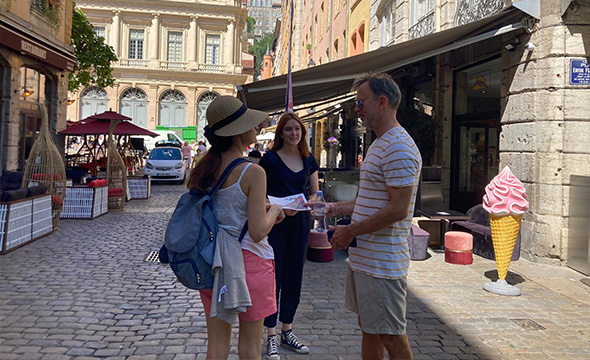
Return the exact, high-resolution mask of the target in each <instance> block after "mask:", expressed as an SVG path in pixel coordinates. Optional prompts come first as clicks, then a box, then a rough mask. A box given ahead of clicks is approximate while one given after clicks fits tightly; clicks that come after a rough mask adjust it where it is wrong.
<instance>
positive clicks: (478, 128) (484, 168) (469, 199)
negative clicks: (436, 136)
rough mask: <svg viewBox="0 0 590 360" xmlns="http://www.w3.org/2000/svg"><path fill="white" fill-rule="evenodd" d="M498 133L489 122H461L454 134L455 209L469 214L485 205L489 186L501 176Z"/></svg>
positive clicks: (453, 178)
mask: <svg viewBox="0 0 590 360" xmlns="http://www.w3.org/2000/svg"><path fill="white" fill-rule="evenodd" d="M490 125H491V126H490ZM497 130H498V129H497V127H493V125H492V124H488V123H461V124H460V125H459V126H458V127H457V129H456V131H455V132H454V133H455V134H456V136H455V141H454V143H455V144H454V146H453V163H454V164H455V166H453V171H452V176H451V179H452V186H451V208H452V209H454V210H459V211H462V212H465V211H467V210H468V209H469V208H470V207H472V206H474V205H476V204H481V202H482V198H483V195H484V194H485V186H486V185H487V184H488V182H489V179H491V178H493V177H494V176H495V175H496V174H497V173H498V171H497V163H498V146H497V143H498V131H497Z"/></svg>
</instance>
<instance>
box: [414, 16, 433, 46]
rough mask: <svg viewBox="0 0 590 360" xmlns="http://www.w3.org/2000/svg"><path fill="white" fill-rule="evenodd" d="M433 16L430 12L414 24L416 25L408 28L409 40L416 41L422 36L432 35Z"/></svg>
mask: <svg viewBox="0 0 590 360" xmlns="http://www.w3.org/2000/svg"><path fill="white" fill-rule="evenodd" d="M434 15H435V12H434V11H431V12H430V13H428V14H427V15H426V16H424V17H423V18H421V19H419V20H418V21H417V22H416V25H414V26H412V27H411V28H410V39H416V38H419V37H422V36H424V35H428V34H432V33H433V32H434Z"/></svg>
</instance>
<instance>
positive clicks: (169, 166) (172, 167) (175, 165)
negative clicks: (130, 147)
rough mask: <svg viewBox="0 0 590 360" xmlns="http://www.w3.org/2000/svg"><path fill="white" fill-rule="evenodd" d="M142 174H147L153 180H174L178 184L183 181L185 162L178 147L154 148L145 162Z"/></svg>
mask: <svg viewBox="0 0 590 360" xmlns="http://www.w3.org/2000/svg"><path fill="white" fill-rule="evenodd" d="M143 175H145V176H147V175H149V176H151V177H152V179H153V180H159V181H160V180H161V181H173V182H174V181H175V182H178V183H179V184H182V183H184V180H185V178H186V163H185V161H184V160H183V159H182V153H181V152H180V148H177V147H157V148H154V149H153V150H152V151H151V152H150V156H149V158H148V160H147V161H146V163H145V166H144V168H143Z"/></svg>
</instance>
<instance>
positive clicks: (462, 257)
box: [445, 231, 473, 265]
mask: <svg viewBox="0 0 590 360" xmlns="http://www.w3.org/2000/svg"><path fill="white" fill-rule="evenodd" d="M445 262H448V263H450V264H457V265H469V264H472V263H473V235H471V234H469V233H466V232H462V231H448V232H446V233H445Z"/></svg>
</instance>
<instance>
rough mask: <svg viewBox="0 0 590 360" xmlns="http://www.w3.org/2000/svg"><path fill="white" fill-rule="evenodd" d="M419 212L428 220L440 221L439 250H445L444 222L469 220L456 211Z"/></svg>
mask: <svg viewBox="0 0 590 360" xmlns="http://www.w3.org/2000/svg"><path fill="white" fill-rule="evenodd" d="M420 212H421V213H422V215H424V216H426V217H427V218H429V219H432V220H439V221H440V250H444V249H445V230H446V229H445V224H446V221H447V220H449V221H459V220H469V215H467V214H464V213H462V212H459V211H456V210H420Z"/></svg>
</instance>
